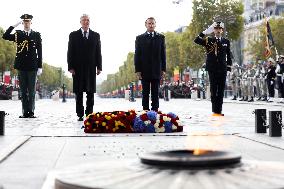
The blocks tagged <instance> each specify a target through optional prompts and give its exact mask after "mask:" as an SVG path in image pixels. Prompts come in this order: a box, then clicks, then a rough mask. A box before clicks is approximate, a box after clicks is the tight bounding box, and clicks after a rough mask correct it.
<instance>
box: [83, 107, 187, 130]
mask: <svg viewBox="0 0 284 189" xmlns="http://www.w3.org/2000/svg"><path fill="white" fill-rule="evenodd" d="M83 128H84V131H85V132H86V133H133V132H134V133H170V132H181V131H183V127H182V126H181V124H180V121H179V117H178V116H177V115H175V114H174V113H171V112H170V113H168V114H164V113H162V112H155V111H142V112H138V113H137V112H135V110H130V111H127V112H125V111H114V112H97V113H92V114H90V115H88V116H87V118H86V120H85V121H84V127H83Z"/></svg>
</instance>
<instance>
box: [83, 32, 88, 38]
mask: <svg viewBox="0 0 284 189" xmlns="http://www.w3.org/2000/svg"><path fill="white" fill-rule="evenodd" d="M84 39H88V38H87V31H84Z"/></svg>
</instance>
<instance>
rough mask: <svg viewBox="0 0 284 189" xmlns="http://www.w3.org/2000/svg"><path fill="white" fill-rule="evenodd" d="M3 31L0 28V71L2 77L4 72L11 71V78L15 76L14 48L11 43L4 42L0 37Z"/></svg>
mask: <svg viewBox="0 0 284 189" xmlns="http://www.w3.org/2000/svg"><path fill="white" fill-rule="evenodd" d="M3 33H4V30H3V29H2V28H1V27H0V36H1V38H0V70H1V72H2V75H3V73H4V71H8V70H9V71H12V74H11V76H14V75H15V74H16V70H14V68H13V65H14V60H15V54H16V46H15V44H14V43H13V42H10V41H7V40H4V39H3V38H2V35H3Z"/></svg>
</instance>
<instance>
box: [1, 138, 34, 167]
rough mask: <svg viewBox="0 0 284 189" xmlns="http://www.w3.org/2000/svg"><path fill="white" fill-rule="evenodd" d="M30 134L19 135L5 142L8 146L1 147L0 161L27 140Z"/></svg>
mask: <svg viewBox="0 0 284 189" xmlns="http://www.w3.org/2000/svg"><path fill="white" fill-rule="evenodd" d="M30 138H31V136H21V137H18V138H17V139H16V140H15V141H13V142H11V143H10V144H7V145H8V146H5V147H2V149H1V150H0V163H2V162H3V161H4V160H5V159H7V158H8V157H9V156H10V155H11V154H13V153H14V152H15V151H16V150H17V149H18V148H20V147H21V146H22V145H23V144H24V143H25V142H27V141H28V140H29V139H30Z"/></svg>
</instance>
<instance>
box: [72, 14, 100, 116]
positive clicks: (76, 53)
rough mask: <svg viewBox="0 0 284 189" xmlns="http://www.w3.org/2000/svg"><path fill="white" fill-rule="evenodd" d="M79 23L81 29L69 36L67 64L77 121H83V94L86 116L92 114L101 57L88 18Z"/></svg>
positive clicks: (95, 33)
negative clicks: (71, 79)
mask: <svg viewBox="0 0 284 189" xmlns="http://www.w3.org/2000/svg"><path fill="white" fill-rule="evenodd" d="M80 23H81V26H82V27H81V28H80V29H79V30H77V31H73V32H71V33H70V35H69V42H68V52H67V62H68V70H69V72H70V73H72V76H73V91H74V93H75V95H76V113H77V116H78V121H83V117H84V106H83V92H86V93H87V102H86V110H85V114H86V116H88V115H89V114H91V113H93V106H94V93H95V92H96V74H97V75H99V74H100V73H101V71H102V55H101V41H100V35H99V34H98V33H97V32H94V31H92V30H91V29H90V28H89V25H90V18H89V16H88V15H86V14H84V15H83V16H81V18H80Z"/></svg>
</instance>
